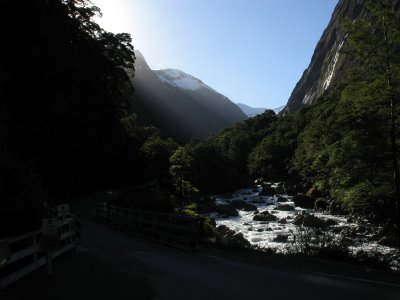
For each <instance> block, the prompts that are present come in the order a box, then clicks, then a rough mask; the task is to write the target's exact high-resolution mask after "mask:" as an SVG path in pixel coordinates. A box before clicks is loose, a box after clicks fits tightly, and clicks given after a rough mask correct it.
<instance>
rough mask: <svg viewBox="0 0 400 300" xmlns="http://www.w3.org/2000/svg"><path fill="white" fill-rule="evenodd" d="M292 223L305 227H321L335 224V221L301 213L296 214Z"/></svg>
mask: <svg viewBox="0 0 400 300" xmlns="http://www.w3.org/2000/svg"><path fill="white" fill-rule="evenodd" d="M293 224H294V225H303V226H305V227H317V228H323V227H328V226H333V225H337V222H336V221H335V220H332V219H329V220H324V219H322V218H318V217H316V216H314V215H311V214H304V213H303V214H299V215H297V216H296V218H294V220H293Z"/></svg>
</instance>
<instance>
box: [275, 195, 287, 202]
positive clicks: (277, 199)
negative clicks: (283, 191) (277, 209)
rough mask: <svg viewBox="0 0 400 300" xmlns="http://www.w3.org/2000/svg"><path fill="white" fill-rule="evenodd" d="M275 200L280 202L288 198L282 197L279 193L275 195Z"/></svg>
mask: <svg viewBox="0 0 400 300" xmlns="http://www.w3.org/2000/svg"><path fill="white" fill-rule="evenodd" d="M276 201H277V202H281V203H282V202H288V199H286V198H285V197H282V196H281V195H277V197H276Z"/></svg>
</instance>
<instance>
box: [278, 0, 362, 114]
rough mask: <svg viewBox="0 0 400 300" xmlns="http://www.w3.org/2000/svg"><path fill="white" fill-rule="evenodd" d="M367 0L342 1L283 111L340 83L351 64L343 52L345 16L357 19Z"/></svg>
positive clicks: (294, 108)
mask: <svg viewBox="0 0 400 300" xmlns="http://www.w3.org/2000/svg"><path fill="white" fill-rule="evenodd" d="M367 2H368V1H367V0H339V2H338V4H337V5H336V8H335V10H334V12H333V14H332V18H331V20H330V22H329V24H328V27H327V28H326V29H325V31H324V32H323V34H322V37H321V39H320V40H319V42H318V44H317V46H316V48H315V50H314V54H313V56H312V58H311V62H310V65H309V66H308V68H307V69H306V70H305V71H304V73H303V75H302V77H301V78H300V80H299V82H298V83H297V84H296V87H295V88H294V90H293V92H292V94H291V96H290V98H289V100H288V103H287V105H286V107H285V108H284V109H283V111H282V113H283V114H286V113H288V112H292V111H296V110H298V109H299V108H300V107H301V106H302V105H305V104H313V103H315V101H316V100H317V99H318V98H319V97H320V96H321V95H322V94H323V93H324V91H325V90H326V89H328V88H329V87H331V86H333V85H335V84H336V83H338V82H340V80H341V79H342V78H343V75H344V72H345V71H346V70H347V69H348V68H349V67H350V66H351V65H352V64H351V61H350V59H349V58H348V57H345V56H344V55H341V54H340V49H341V48H342V47H343V45H344V43H345V37H344V34H343V32H341V30H340V29H341V22H342V20H344V19H348V20H354V19H355V18H357V17H358V16H360V15H361V14H363V13H364V11H365V5H366V3H367Z"/></svg>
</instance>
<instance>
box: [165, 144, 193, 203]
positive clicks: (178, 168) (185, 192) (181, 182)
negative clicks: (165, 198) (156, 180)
mask: <svg viewBox="0 0 400 300" xmlns="http://www.w3.org/2000/svg"><path fill="white" fill-rule="evenodd" d="M192 161H193V159H192V157H190V155H189V154H188V153H187V151H186V149H185V148H184V147H179V148H178V149H177V150H176V151H175V153H174V154H173V155H172V156H171V158H170V162H171V167H170V173H171V175H172V177H173V181H174V185H175V188H176V192H177V196H178V200H179V203H178V205H179V209H181V208H182V206H183V204H184V202H185V200H187V199H189V198H190V197H191V196H192V195H193V193H196V192H198V190H197V189H196V188H195V187H194V186H193V185H192V184H191V183H190V182H189V181H188V176H189V172H190V166H191V164H192Z"/></svg>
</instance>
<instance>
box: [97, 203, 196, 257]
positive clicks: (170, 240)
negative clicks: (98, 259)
mask: <svg viewBox="0 0 400 300" xmlns="http://www.w3.org/2000/svg"><path fill="white" fill-rule="evenodd" d="M95 216H96V219H97V220H98V221H100V222H103V223H105V224H108V225H110V226H113V227H115V228H117V229H120V230H123V231H126V232H129V233H131V234H134V235H138V236H141V237H144V238H147V239H151V240H154V241H157V242H161V243H164V244H168V245H171V246H175V247H179V248H184V249H187V248H196V247H197V246H198V245H199V243H200V241H201V233H202V228H203V218H201V217H192V216H184V215H178V214H167V213H158V212H150V211H143V210H135V209H127V208H121V207H116V206H110V205H107V204H102V205H101V206H100V207H98V208H97V209H96V210H95Z"/></svg>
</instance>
